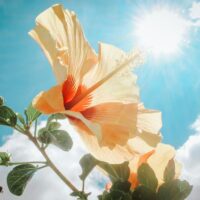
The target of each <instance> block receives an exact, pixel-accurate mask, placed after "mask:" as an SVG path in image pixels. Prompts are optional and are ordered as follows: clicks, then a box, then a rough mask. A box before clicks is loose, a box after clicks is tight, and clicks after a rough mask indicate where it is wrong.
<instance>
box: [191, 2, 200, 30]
mask: <svg viewBox="0 0 200 200" xmlns="http://www.w3.org/2000/svg"><path fill="white" fill-rule="evenodd" d="M189 16H190V18H191V24H192V25H193V26H200V2H193V3H192V7H191V8H190V9H189Z"/></svg>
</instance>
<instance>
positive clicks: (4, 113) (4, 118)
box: [0, 97, 17, 127]
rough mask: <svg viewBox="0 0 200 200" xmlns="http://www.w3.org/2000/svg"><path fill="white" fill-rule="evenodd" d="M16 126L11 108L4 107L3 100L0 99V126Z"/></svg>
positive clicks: (15, 119)
mask: <svg viewBox="0 0 200 200" xmlns="http://www.w3.org/2000/svg"><path fill="white" fill-rule="evenodd" d="M16 124H17V116H16V114H15V113H14V111H13V110H12V109H11V108H9V107H8V106H5V105H4V99H3V97H0V125H4V126H9V127H15V125H16Z"/></svg>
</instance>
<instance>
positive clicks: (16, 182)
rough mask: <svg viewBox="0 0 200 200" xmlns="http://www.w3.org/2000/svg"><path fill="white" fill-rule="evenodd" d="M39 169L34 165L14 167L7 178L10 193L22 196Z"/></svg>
mask: <svg viewBox="0 0 200 200" xmlns="http://www.w3.org/2000/svg"><path fill="white" fill-rule="evenodd" d="M37 169H38V168H37V167H35V166H34V165H32V164H23V165H18V166H17V167H14V168H13V170H12V171H11V172H10V173H9V174H8V176H7V184H8V188H9V190H10V192H11V193H13V194H15V195H17V196H20V195H22V194H23V192H24V189H25V188H26V185H27V183H28V182H29V181H30V179H31V178H32V176H33V175H34V173H35V172H36V171H37Z"/></svg>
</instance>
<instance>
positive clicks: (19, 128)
mask: <svg viewBox="0 0 200 200" xmlns="http://www.w3.org/2000/svg"><path fill="white" fill-rule="evenodd" d="M14 129H15V130H17V131H19V132H20V133H23V134H24V130H23V129H22V127H20V126H19V125H18V124H16V125H15V127H14Z"/></svg>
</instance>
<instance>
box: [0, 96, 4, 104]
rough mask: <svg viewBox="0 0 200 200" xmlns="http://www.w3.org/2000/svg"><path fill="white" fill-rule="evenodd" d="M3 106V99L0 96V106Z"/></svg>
mask: <svg viewBox="0 0 200 200" xmlns="http://www.w3.org/2000/svg"><path fill="white" fill-rule="evenodd" d="M3 104H4V99H3V97H2V96H0V106H3Z"/></svg>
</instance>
